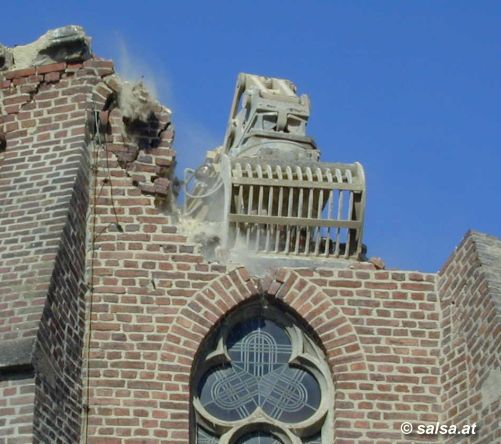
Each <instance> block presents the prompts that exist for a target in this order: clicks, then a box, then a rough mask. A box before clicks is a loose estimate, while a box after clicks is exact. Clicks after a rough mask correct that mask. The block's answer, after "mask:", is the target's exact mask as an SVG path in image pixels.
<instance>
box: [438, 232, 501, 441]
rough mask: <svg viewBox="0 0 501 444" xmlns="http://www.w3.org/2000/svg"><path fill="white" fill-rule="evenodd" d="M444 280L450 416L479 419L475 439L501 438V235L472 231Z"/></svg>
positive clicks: (444, 381) (461, 420)
mask: <svg viewBox="0 0 501 444" xmlns="http://www.w3.org/2000/svg"><path fill="white" fill-rule="evenodd" d="M439 283H440V284H439V289H440V293H441V306H442V312H443V317H442V331H443V338H442V354H441V367H442V372H441V373H442V385H443V395H442V402H443V409H444V421H446V422H447V423H450V424H473V423H476V424H477V426H478V428H479V434H478V435H477V436H476V439H473V438H472V439H471V442H483V443H491V442H496V440H499V438H501V430H500V428H499V418H500V417H501V404H500V398H499V395H500V393H501V386H500V384H501V382H500V381H501V375H500V374H499V372H501V359H500V354H499V351H500V344H501V329H500V325H501V315H500V313H499V300H500V298H501V241H500V240H499V239H495V238H493V237H490V236H486V235H483V234H480V233H474V232H470V233H468V234H467V235H466V237H465V238H464V239H463V242H462V243H461V245H460V246H459V247H458V249H457V250H456V251H455V252H454V254H453V255H452V256H451V258H450V259H449V261H448V262H447V263H446V264H445V265H444V267H443V269H442V270H441V272H440V279H439ZM496 395H497V396H496ZM453 440H454V439H453V438H450V439H449V441H451V442H452V441H453Z"/></svg>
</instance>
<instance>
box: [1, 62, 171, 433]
mask: <svg viewBox="0 0 501 444" xmlns="http://www.w3.org/2000/svg"><path fill="white" fill-rule="evenodd" d="M108 85H111V88H110V87H108ZM127 88H129V89H131V90H132V89H133V88H134V86H130V85H128V84H127V83H124V82H122V81H121V80H120V79H119V78H118V77H117V76H116V75H114V68H113V64H112V63H111V62H108V61H103V60H99V59H95V58H88V59H87V60H81V61H78V60H77V61H71V62H59V63H49V64H43V65H41V66H38V67H27V68H22V69H19V70H7V71H4V72H0V135H1V137H0V141H1V146H0V207H1V211H0V220H1V228H0V271H1V273H0V288H1V296H0V307H1V310H0V387H2V390H5V391H4V392H3V394H4V395H5V397H2V400H1V401H0V413H1V414H0V416H1V419H0V437H2V436H16V437H17V439H18V441H16V442H32V440H33V439H38V440H40V441H42V442H76V441H77V440H78V436H79V435H80V428H81V412H82V368H83V364H82V349H83V337H84V329H85V324H84V322H85V295H86V292H87V291H88V283H87V278H86V276H85V264H86V245H87V243H88V242H89V236H88V233H87V232H86V226H87V224H88V211H89V206H88V204H89V181H90V180H91V171H90V167H91V165H90V159H91V153H92V149H93V148H95V149H96V150H99V149H103V146H106V148H108V145H107V143H108V141H107V138H108V137H109V138H111V143H110V144H109V145H110V146H109V149H110V151H113V150H117V151H120V153H121V154H123V155H124V156H129V157H127V160H126V162H124V164H123V165H122V167H123V168H124V169H125V170H127V171H129V170H130V171H134V172H135V173H136V174H138V177H136V178H135V180H136V186H137V187H140V188H141V189H142V190H143V191H144V192H145V193H148V194H153V195H154V196H156V197H157V205H159V206H166V205H167V203H168V200H169V199H170V194H168V192H167V190H168V189H169V187H168V183H170V182H169V179H168V178H169V177H170V166H171V164H172V162H173V157H172V151H171V150H170V141H171V139H172V128H171V127H170V112H169V111H168V110H167V109H165V108H163V107H161V106H160V105H159V104H157V103H156V102H155V101H154V99H153V98H151V97H149V96H147V97H146V99H147V101H146V99H145V97H144V96H143V95H141V94H136V91H135V90H132V91H130V92H128V94H127V95H126V94H124V93H123V91H122V90H125V89H127ZM135 88H136V90H139V92H140V93H141V92H142V91H143V89H142V87H141V86H136V87H135ZM103 93H104V94H105V96H104V97H103V96H102V94H103ZM124 97H126V99H127V100H128V101H129V102H130V101H132V102H133V101H134V100H136V101H139V102H140V103H141V104H142V106H143V109H145V110H148V113H147V116H146V121H145V122H142V121H141V120H140V119H141V118H143V116H142V115H140V116H130V115H128V114H127V113H125V114H127V115H122V114H121V112H120V111H119V108H118V106H119V102H120V101H124V100H125V99H124ZM110 114H111V116H112V118H111V121H112V122H113V125H114V127H113V125H111V124H110V123H109V122H105V121H104V118H103V116H105V115H110ZM96 122H97V123H96ZM98 126H99V129H100V130H101V131H102V132H101V133H100V132H99V131H98V130H97V128H98ZM129 126H130V127H132V128H133V131H127V128H128V127H129ZM138 129H140V131H139V130H138ZM138 131H139V133H140V136H141V137H138V138H137V139H136V133H137V132H138ZM96 134H100V137H101V139H100V140H99V143H98V141H96ZM131 140H134V141H135V144H134V145H131V144H130V141H131ZM134 149H135V150H136V152H132V150H134ZM127 150H129V151H127ZM136 163H137V164H136ZM141 174H142V176H140V175H141ZM143 181H147V183H145V184H143ZM101 185H102V184H101ZM152 187H153V189H152ZM20 375H21V376H22V377H20ZM4 387H5V389H4ZM24 404H26V406H25V405H24ZM33 412H34V415H33Z"/></svg>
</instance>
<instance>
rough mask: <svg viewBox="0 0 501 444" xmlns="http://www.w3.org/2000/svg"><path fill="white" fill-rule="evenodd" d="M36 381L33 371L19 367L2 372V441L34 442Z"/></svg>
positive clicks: (0, 401) (0, 396)
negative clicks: (12, 370) (8, 371)
mask: <svg viewBox="0 0 501 444" xmlns="http://www.w3.org/2000/svg"><path fill="white" fill-rule="evenodd" d="M34 398H35V381H34V377H33V372H32V371H31V370H29V369H28V370H26V369H17V370H16V371H14V372H10V373H3V374H0V442H2V443H5V444H28V443H31V442H33V408H34Z"/></svg>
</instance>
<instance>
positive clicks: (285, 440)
mask: <svg viewBox="0 0 501 444" xmlns="http://www.w3.org/2000/svg"><path fill="white" fill-rule="evenodd" d="M243 310H244V309H243ZM249 313H254V316H252V317H244V316H235V319H233V321H232V319H231V318H230V319H229V320H228V322H227V323H226V326H225V327H226V328H221V329H220V331H219V332H218V337H217V339H216V340H215V341H212V344H213V350H207V351H206V353H205V356H204V360H205V362H203V363H201V365H200V367H201V368H202V370H201V371H200V372H199V376H198V380H196V381H195V387H194V389H195V400H194V403H193V405H194V407H195V416H196V418H197V423H198V426H197V433H196V443H197V444H205V443H207V444H208V443H210V444H214V443H218V444H219V443H229V444H275V443H277V444H296V443H297V444H308V443H311V444H317V443H318V444H322V443H324V442H328V441H327V440H324V439H323V438H322V436H325V435H326V434H322V429H323V428H324V427H323V426H324V424H325V422H326V418H328V417H329V415H326V410H328V407H326V405H327V406H328V405H329V404H330V403H329V402H328V399H327V402H326V399H325V398H326V395H327V394H328V392H329V390H328V389H329V388H330V384H329V381H328V379H330V378H328V374H327V375H326V376H327V378H325V377H324V374H325V373H328V367H327V366H326V363H325V359H324V356H323V354H322V352H321V350H320V349H319V348H318V346H317V345H316V344H315V343H314V341H312V340H311V338H309V337H308V336H307V335H306V334H305V333H304V331H303V330H302V329H300V328H299V327H298V326H297V325H296V324H294V323H293V322H291V320H290V319H289V317H287V316H283V313H280V312H278V310H273V309H270V308H268V309H267V310H256V308H255V307H254V308H253V310H250V312H249ZM281 317H282V318H283V319H281ZM284 321H285V322H284ZM263 419H264V421H263ZM302 429H304V430H302Z"/></svg>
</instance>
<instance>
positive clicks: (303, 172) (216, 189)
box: [184, 74, 365, 271]
mask: <svg viewBox="0 0 501 444" xmlns="http://www.w3.org/2000/svg"><path fill="white" fill-rule="evenodd" d="M309 115H310V104H309V99H308V97H307V96H306V95H302V96H300V97H298V96H297V95H296V87H295V85H294V84H293V83H292V82H290V81H289V80H282V79H275V78H267V77H260V76H255V75H250V74H240V76H239V77H238V80H237V85H236V89H235V96H234V99H233V104H232V106H231V111H230V118H229V122H228V129H227V132H226V136H225V140H224V144H223V145H222V146H221V147H219V148H217V149H215V150H213V151H209V152H208V154H207V157H206V160H205V163H204V164H203V165H202V166H200V167H199V168H198V169H196V170H190V169H188V170H187V171H186V173H185V194H186V202H185V207H184V216H185V224H184V225H185V227H187V231H188V232H190V233H191V235H192V238H193V239H194V240H197V241H199V242H202V243H203V245H204V248H205V254H206V257H208V258H210V259H217V260H220V261H223V262H228V261H229V262H244V263H246V265H248V266H249V264H250V262H252V261H251V260H250V259H251V258H252V257H253V256H254V257H255V258H257V257H259V260H258V261H257V262H258V263H260V264H265V263H266V261H265V262H263V260H265V258H266V257H275V258H276V257H277V256H280V257H281V258H282V260H287V261H288V264H289V265H293V264H299V263H301V264H303V265H309V266H311V265H314V264H315V263H317V264H319V263H324V262H325V260H328V259H339V258H342V259H351V260H360V259H363V258H364V256H365V247H364V245H363V244H362V230H363V222H364V207H365V179H364V171H363V168H362V166H361V165H360V164H359V163H354V164H340V163H325V162H320V161H319V154H320V153H319V151H318V150H317V148H316V146H315V143H314V141H313V140H312V139H311V138H310V137H308V136H307V135H306V125H307V121H308V117H309ZM242 253H243V254H242ZM304 260H307V261H306V263H305V262H304ZM328 263H330V264H331V265H332V264H335V262H332V260H331V261H329V262H328ZM264 267H265V268H266V266H264ZM253 268H254V269H255V267H253ZM255 271H256V270H255Z"/></svg>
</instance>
